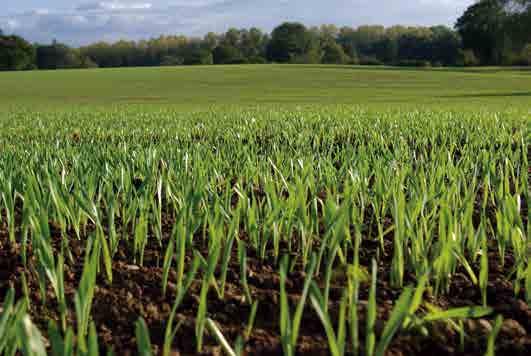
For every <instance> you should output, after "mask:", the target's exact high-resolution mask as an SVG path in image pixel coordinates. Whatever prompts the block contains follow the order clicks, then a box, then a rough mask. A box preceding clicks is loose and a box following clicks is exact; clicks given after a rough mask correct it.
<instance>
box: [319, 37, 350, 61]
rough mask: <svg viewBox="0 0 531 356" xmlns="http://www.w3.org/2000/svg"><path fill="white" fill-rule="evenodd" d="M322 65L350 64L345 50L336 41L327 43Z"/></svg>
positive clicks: (323, 50) (324, 48) (323, 48)
mask: <svg viewBox="0 0 531 356" xmlns="http://www.w3.org/2000/svg"><path fill="white" fill-rule="evenodd" d="M322 52H323V58H322V60H321V61H322V63H326V64H345V63H347V62H348V56H347V55H346V54H345V51H343V48H342V47H341V46H340V45H339V44H337V42H335V41H326V42H325V44H324V45H323V47H322Z"/></svg>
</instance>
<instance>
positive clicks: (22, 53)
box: [0, 36, 35, 70]
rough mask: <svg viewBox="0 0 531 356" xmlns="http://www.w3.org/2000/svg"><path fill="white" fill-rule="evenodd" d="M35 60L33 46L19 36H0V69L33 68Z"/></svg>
mask: <svg viewBox="0 0 531 356" xmlns="http://www.w3.org/2000/svg"><path fill="white" fill-rule="evenodd" d="M34 61H35V49H34V48H33V46H32V45H31V44H30V43H28V42H27V41H26V40H24V39H23V38H21V37H18V36H0V70H24V69H32V68H33V67H34V66H35V65H34Z"/></svg>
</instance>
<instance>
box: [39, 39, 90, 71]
mask: <svg viewBox="0 0 531 356" xmlns="http://www.w3.org/2000/svg"><path fill="white" fill-rule="evenodd" d="M36 52H37V67H38V68H39V69H63V68H80V67H82V65H83V60H82V59H81V57H80V55H79V53H78V51H77V50H74V49H72V48H70V47H68V46H66V45H64V44H61V43H57V42H54V43H52V44H51V45H47V46H37V51H36Z"/></svg>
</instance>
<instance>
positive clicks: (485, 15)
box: [456, 0, 507, 64]
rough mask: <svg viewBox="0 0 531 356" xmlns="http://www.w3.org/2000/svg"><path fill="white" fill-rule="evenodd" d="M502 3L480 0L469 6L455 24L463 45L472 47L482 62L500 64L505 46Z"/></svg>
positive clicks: (496, 0) (504, 19) (494, 0)
mask: <svg viewBox="0 0 531 356" xmlns="http://www.w3.org/2000/svg"><path fill="white" fill-rule="evenodd" d="M506 20H507V16H506V12H505V8H504V5H503V4H502V3H501V2H500V1H498V0H481V1H479V2H477V3H475V4H474V5H472V6H470V7H469V8H468V9H467V10H466V11H465V13H464V14H463V16H461V17H460V18H459V20H458V21H457V24H456V28H457V31H458V32H459V34H460V35H461V37H462V38H463V45H464V47H465V48H467V49H472V50H473V51H474V53H475V54H476V56H478V57H479V59H480V60H481V62H482V63H484V64H500V63H501V61H502V56H503V52H504V50H505V46H506V32H505V28H504V25H505V21H506Z"/></svg>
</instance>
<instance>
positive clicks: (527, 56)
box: [522, 43, 531, 65]
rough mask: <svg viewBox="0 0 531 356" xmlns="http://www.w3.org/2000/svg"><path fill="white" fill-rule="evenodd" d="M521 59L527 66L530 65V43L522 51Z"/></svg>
mask: <svg viewBox="0 0 531 356" xmlns="http://www.w3.org/2000/svg"><path fill="white" fill-rule="evenodd" d="M522 59H523V60H524V61H526V62H527V65H531V43H529V44H528V45H526V46H525V47H524V49H523V50H522Z"/></svg>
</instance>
